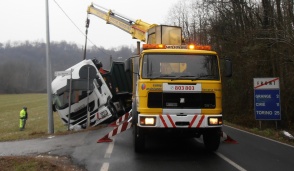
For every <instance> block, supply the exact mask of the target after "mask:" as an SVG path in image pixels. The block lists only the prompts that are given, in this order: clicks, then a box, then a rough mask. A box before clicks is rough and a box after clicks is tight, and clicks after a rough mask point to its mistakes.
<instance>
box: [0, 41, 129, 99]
mask: <svg viewBox="0 0 294 171" xmlns="http://www.w3.org/2000/svg"><path fill="white" fill-rule="evenodd" d="M132 54H134V49H132V48H131V47H127V46H122V47H119V48H116V49H115V48H113V49H104V48H103V47H97V46H93V47H90V48H89V49H87V51H86V59H93V58H96V59H98V60H99V61H101V62H102V63H103V67H104V68H105V69H109V66H110V61H111V60H124V59H126V58H128V57H130V56H131V55H132ZM83 55H84V50H83V49H82V48H80V47H78V45H77V44H74V43H67V42H66V41H61V42H52V43H50V58H51V69H52V79H54V72H55V71H63V70H66V69H67V68H69V67H71V66H73V65H75V64H76V63H78V62H80V61H82V60H83V58H84V56H83ZM0 61H1V62H0V78H1V81H0V94H4V93H5V94H8V93H46V91H47V90H46V89H47V86H46V85H47V77H46V72H47V68H46V44H45V43H43V42H38V41H35V42H31V41H24V42H6V43H0Z"/></svg>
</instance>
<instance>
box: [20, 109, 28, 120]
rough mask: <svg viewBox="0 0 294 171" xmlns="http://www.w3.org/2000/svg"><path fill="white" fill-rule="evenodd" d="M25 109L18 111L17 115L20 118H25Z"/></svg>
mask: <svg viewBox="0 0 294 171" xmlns="http://www.w3.org/2000/svg"><path fill="white" fill-rule="evenodd" d="M26 113H27V112H26V111H25V110H24V109H22V110H21V111H20V113H19V117H20V118H25V117H26Z"/></svg>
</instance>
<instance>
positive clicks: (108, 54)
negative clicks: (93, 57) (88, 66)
mask: <svg viewBox="0 0 294 171" xmlns="http://www.w3.org/2000/svg"><path fill="white" fill-rule="evenodd" d="M54 2H55V4H56V5H57V6H58V8H59V9H60V10H61V11H62V12H63V14H64V15H65V16H66V17H67V18H68V19H69V20H70V22H71V23H72V24H73V25H74V26H75V27H76V28H77V29H78V30H79V32H80V33H81V34H82V35H83V36H85V37H86V35H85V33H84V32H83V31H82V30H81V29H80V28H79V27H78V26H77V25H76V24H75V22H74V21H73V20H72V19H71V18H70V17H69V15H68V14H67V13H66V12H65V11H64V10H63V9H62V7H61V6H60V5H59V4H58V3H57V2H56V0H54ZM87 40H88V41H89V42H91V43H92V44H93V45H94V46H97V45H95V43H93V42H92V41H91V40H90V39H89V38H88V37H87ZM97 47H98V46H97ZM101 51H102V52H103V53H104V54H106V55H110V54H107V53H106V52H104V50H101Z"/></svg>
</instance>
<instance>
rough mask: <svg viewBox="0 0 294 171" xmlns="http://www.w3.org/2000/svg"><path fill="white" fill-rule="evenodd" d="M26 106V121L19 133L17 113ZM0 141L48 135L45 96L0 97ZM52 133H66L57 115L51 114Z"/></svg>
mask: <svg viewBox="0 0 294 171" xmlns="http://www.w3.org/2000/svg"><path fill="white" fill-rule="evenodd" d="M23 106H26V107H27V108H28V120H27V123H26V128H25V130H24V131H19V112H20V110H21V109H22V108H23ZM0 109H1V112H0V123H1V124H0V132H1V136H0V141H13V140H22V139H31V138H38V137H42V136H47V135H48V106H47V94H1V95H0ZM53 119H54V132H55V133H57V134H58V133H64V132H67V127H66V126H65V125H64V124H63V123H62V121H61V119H60V117H59V116H58V114H57V113H55V112H54V113H53Z"/></svg>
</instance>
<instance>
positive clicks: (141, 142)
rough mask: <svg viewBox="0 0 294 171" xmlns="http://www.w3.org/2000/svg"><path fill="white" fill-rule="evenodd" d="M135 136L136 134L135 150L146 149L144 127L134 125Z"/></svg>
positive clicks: (138, 151)
mask: <svg viewBox="0 0 294 171" xmlns="http://www.w3.org/2000/svg"><path fill="white" fill-rule="evenodd" d="M133 136H134V150H135V152H136V153H141V152H143V151H144V149H145V136H144V133H143V132H142V128H140V127H138V126H137V125H133Z"/></svg>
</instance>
